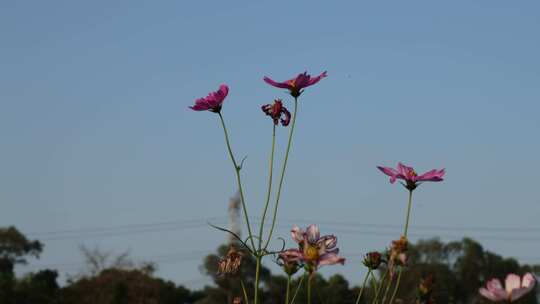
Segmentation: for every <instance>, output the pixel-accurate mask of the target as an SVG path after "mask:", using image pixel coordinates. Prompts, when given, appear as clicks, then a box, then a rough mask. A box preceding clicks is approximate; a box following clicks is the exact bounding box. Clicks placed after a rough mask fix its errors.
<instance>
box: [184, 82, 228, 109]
mask: <svg viewBox="0 0 540 304" xmlns="http://www.w3.org/2000/svg"><path fill="white" fill-rule="evenodd" d="M227 94H229V87H228V86H227V85H225V84H222V85H220V86H219V90H217V91H215V92H211V93H210V94H208V96H206V97H204V98H199V99H197V100H195V105H194V106H191V107H190V108H191V109H192V110H194V111H210V112H214V113H219V112H220V111H221V105H222V104H223V100H225V97H227Z"/></svg>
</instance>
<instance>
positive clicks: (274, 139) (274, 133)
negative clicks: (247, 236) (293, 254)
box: [259, 124, 276, 251]
mask: <svg viewBox="0 0 540 304" xmlns="http://www.w3.org/2000/svg"><path fill="white" fill-rule="evenodd" d="M275 146H276V125H275V124H274V125H273V128H272V150H271V151H272V152H270V168H269V171H268V172H269V173H268V192H267V193H266V204H265V205H264V211H263V215H262V219H261V226H260V227H259V251H260V250H261V246H262V243H263V240H262V237H263V229H264V220H265V219H266V212H267V211H268V205H269V204H270V196H271V194H272V174H273V168H274V150H275Z"/></svg>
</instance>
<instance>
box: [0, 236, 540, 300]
mask: <svg viewBox="0 0 540 304" xmlns="http://www.w3.org/2000/svg"><path fill="white" fill-rule="evenodd" d="M42 250H43V245H42V244H41V243H40V242H39V241H31V240H28V239H27V238H26V237H25V236H24V235H23V234H21V233H20V232H19V231H18V230H17V229H16V228H14V227H9V228H0V304H98V303H99V304H181V303H190V304H191V303H196V304H224V303H232V301H233V299H234V298H235V297H238V296H241V295H242V291H241V287H240V278H242V280H243V283H244V284H245V285H247V290H252V288H250V285H252V284H253V281H254V273H253V269H255V267H254V261H253V260H252V259H250V258H248V257H247V256H246V258H244V260H243V263H242V265H241V269H240V273H239V274H238V275H237V276H235V277H226V276H219V275H217V267H218V261H219V260H220V258H221V257H223V256H224V255H225V254H226V253H227V250H228V247H227V246H225V245H223V246H220V247H219V248H218V249H217V252H216V253H215V254H211V255H208V256H206V257H205V258H204V260H203V264H202V265H201V271H202V272H204V273H205V274H207V275H208V276H210V277H211V278H212V280H213V282H214V284H213V286H205V287H204V288H203V289H201V290H189V289H187V288H185V287H184V286H180V285H176V284H175V283H174V282H171V281H166V280H163V279H160V278H158V277H156V276H155V275H154V270H155V268H154V267H153V265H152V264H151V263H145V264H141V265H136V264H135V263H133V262H131V261H130V260H129V259H128V258H127V256H120V257H116V258H115V259H114V261H113V262H112V263H110V264H107V263H106V260H107V255H104V254H100V252H99V251H92V250H87V249H83V254H84V255H85V257H86V258H87V261H88V262H89V267H90V268H89V271H88V272H87V273H86V274H81V275H78V276H76V277H73V278H71V279H70V280H68V282H67V283H66V284H65V286H59V284H58V281H57V279H58V272H57V271H56V270H54V269H50V270H41V271H38V272H34V273H28V274H25V275H24V276H22V277H16V276H15V267H16V266H17V265H20V264H25V263H26V262H27V258H28V257H31V256H34V257H38V256H39V254H40V253H41V252H42ZM409 265H411V266H410V267H409V268H408V270H407V272H406V273H405V274H404V276H403V277H404V278H405V280H404V281H402V283H401V284H402V285H401V286H402V288H400V293H399V294H398V298H399V299H401V303H416V298H417V297H416V296H417V292H418V290H419V287H420V285H419V284H420V283H421V282H425V280H426V278H429V280H430V282H431V280H432V286H431V287H430V288H432V299H433V300H434V302H435V303H440V304H446V303H464V304H465V303H467V304H468V303H487V302H486V301H485V300H484V299H482V298H480V297H479V296H478V288H480V287H481V286H482V285H483V284H484V283H485V281H486V280H487V279H489V278H492V277H497V278H500V279H504V277H505V276H506V274H507V273H511V272H512V273H518V274H523V273H525V272H533V273H536V274H538V273H539V272H540V265H521V264H520V263H518V261H517V260H515V259H513V258H504V257H502V256H500V255H498V254H495V253H492V252H490V251H487V250H484V249H483V248H482V246H481V245H480V244H479V243H477V242H475V241H474V240H471V239H468V238H464V239H463V240H461V241H454V242H449V243H444V242H441V241H440V240H438V239H431V240H422V241H419V242H417V243H416V244H415V245H413V246H411V247H410V248H409ZM347 267H356V268H358V269H359V271H360V269H362V265H361V264H360V263H358V265H353V264H348V265H347ZM179 271H181V269H179ZM303 282H304V278H303V276H302V273H301V271H299V272H298V273H297V274H296V277H295V279H294V281H293V282H292V290H293V291H294V292H295V293H296V298H295V303H306V290H305V288H304V287H305V284H303ZM359 283H360V282H352V283H350V282H348V281H347V280H346V279H345V278H344V277H343V276H341V275H334V276H331V277H330V278H328V279H325V278H323V277H322V276H317V277H316V278H315V279H314V281H313V284H314V285H313V289H312V290H313V291H314V293H313V295H314V297H313V299H312V302H313V303H314V304H315V303H317V304H323V303H324V304H347V303H355V300H356V297H357V295H358V292H359V287H358V286H357V285H358V284H359ZM286 284H287V279H286V277H285V276H283V275H281V274H273V273H271V272H270V270H269V269H266V268H264V269H263V270H262V285H263V296H262V298H263V303H265V304H274V303H276V304H277V303H284V301H285V294H284V290H285V286H286ZM424 287H425V286H424ZM373 293H374V288H370V287H369V284H368V289H367V290H366V291H365V292H364V295H365V297H366V298H368V299H369V298H370V297H371V295H372V294H373ZM536 294H537V291H536V290H535V292H532V293H531V294H530V295H529V296H527V297H526V298H524V299H522V300H521V302H520V303H523V304H536V303H538V301H537V297H536ZM361 302H362V303H365V302H363V299H362V301H361Z"/></svg>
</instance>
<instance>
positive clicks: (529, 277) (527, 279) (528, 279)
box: [521, 272, 536, 287]
mask: <svg viewBox="0 0 540 304" xmlns="http://www.w3.org/2000/svg"><path fill="white" fill-rule="evenodd" d="M535 284H536V278H535V277H534V275H533V274H532V273H530V272H527V273H526V274H525V275H524V276H523V281H522V282H521V287H530V286H534V285H535Z"/></svg>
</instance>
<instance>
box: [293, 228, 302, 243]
mask: <svg viewBox="0 0 540 304" xmlns="http://www.w3.org/2000/svg"><path fill="white" fill-rule="evenodd" d="M291 237H292V239H293V240H294V241H295V242H297V243H298V244H300V243H302V242H303V241H304V231H302V229H300V227H298V226H296V225H294V226H293V227H292V229H291Z"/></svg>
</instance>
